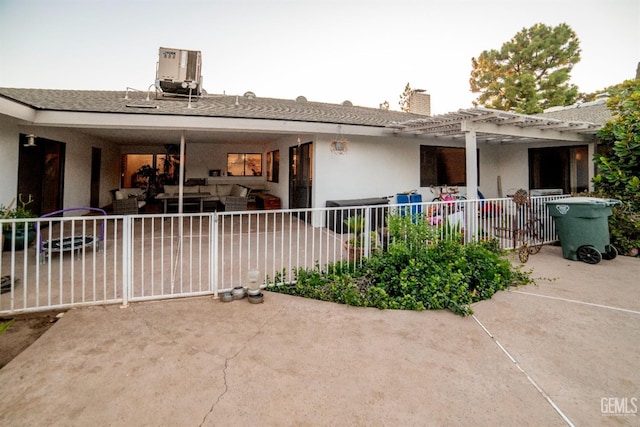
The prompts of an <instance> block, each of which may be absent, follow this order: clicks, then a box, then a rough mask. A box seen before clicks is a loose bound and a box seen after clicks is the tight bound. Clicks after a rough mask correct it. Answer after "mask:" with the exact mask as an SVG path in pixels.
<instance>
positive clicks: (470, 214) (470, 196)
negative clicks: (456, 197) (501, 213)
mask: <svg viewBox="0 0 640 427" xmlns="http://www.w3.org/2000/svg"><path fill="white" fill-rule="evenodd" d="M462 130H463V131H464V148H465V155H466V163H467V164H466V171H467V200H469V201H472V202H469V203H467V209H465V211H466V215H465V223H466V224H465V225H466V227H465V233H464V236H465V241H467V242H469V241H471V240H475V239H476V237H477V232H478V224H477V219H478V218H477V212H478V204H477V202H476V200H477V199H478V143H477V141H476V131H475V129H473V128H472V127H471V126H469V125H468V124H467V122H463V123H462Z"/></svg>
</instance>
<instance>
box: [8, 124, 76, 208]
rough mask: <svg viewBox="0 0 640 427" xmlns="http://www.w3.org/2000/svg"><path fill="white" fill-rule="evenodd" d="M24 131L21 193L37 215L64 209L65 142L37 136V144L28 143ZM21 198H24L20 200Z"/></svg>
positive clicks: (19, 187) (21, 143)
mask: <svg viewBox="0 0 640 427" xmlns="http://www.w3.org/2000/svg"><path fill="white" fill-rule="evenodd" d="M26 141H27V138H26V135H20V149H19V159H18V197H19V199H21V201H22V202H29V203H28V204H27V206H26V208H27V209H29V210H31V212H33V213H34V214H35V215H38V216H39V215H43V214H45V213H48V212H53V211H56V210H60V209H62V201H63V188H64V185H63V184H64V159H65V144H64V143H62V142H58V141H52V140H49V139H46V138H36V139H35V142H36V145H35V146H25V143H26ZM19 201H20V200H19Z"/></svg>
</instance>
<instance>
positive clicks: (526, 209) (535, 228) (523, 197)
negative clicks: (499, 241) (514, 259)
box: [496, 189, 544, 263]
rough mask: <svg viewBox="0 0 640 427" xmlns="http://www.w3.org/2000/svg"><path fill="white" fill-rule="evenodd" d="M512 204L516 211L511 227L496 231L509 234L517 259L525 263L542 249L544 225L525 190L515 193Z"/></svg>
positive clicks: (499, 228) (500, 228)
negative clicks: (516, 251)
mask: <svg viewBox="0 0 640 427" xmlns="http://www.w3.org/2000/svg"><path fill="white" fill-rule="evenodd" d="M513 202H514V203H515V204H516V211H515V215H514V217H513V220H512V224H511V227H497V229H496V230H497V231H499V232H506V233H509V234H511V237H512V238H513V247H514V248H515V249H517V250H518V258H519V259H520V262H522V263H525V262H527V261H528V260H529V255H535V254H537V253H538V252H540V249H542V244H543V230H544V225H543V224H542V221H541V220H540V218H538V215H537V214H536V213H535V212H534V209H533V206H532V205H531V199H530V198H529V193H527V191H526V190H522V189H520V190H518V191H516V193H515V194H514V195H513Z"/></svg>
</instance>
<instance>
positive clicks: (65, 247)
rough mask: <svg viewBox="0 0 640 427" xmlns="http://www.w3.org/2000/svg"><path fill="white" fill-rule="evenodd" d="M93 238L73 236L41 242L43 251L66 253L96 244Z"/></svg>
mask: <svg viewBox="0 0 640 427" xmlns="http://www.w3.org/2000/svg"><path fill="white" fill-rule="evenodd" d="M96 240H97V239H96V238H95V236H73V237H65V238H63V239H51V240H46V241H44V242H42V246H43V249H44V250H45V251H48V252H66V251H74V250H76V249H78V250H79V249H82V248H84V247H86V246H90V245H93V244H94V243H95V242H96Z"/></svg>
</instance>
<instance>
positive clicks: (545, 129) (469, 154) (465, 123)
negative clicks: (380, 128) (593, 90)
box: [387, 108, 601, 229]
mask: <svg viewBox="0 0 640 427" xmlns="http://www.w3.org/2000/svg"><path fill="white" fill-rule="evenodd" d="M387 127H389V128H392V129H394V133H395V134H405V135H406V134H414V135H429V136H431V137H434V138H438V139H441V140H443V141H445V140H448V141H457V140H462V138H464V142H465V153H466V172H467V185H466V187H467V199H469V200H475V199H477V198H478V166H477V165H478V154H477V147H478V142H484V143H495V144H501V143H528V142H534V141H540V140H553V141H567V142H584V143H589V142H594V141H595V134H596V133H597V132H598V130H599V129H600V127H601V125H599V124H595V123H590V122H579V121H567V120H559V119H552V118H547V117H541V116H530V115H525V114H517V113H511V112H507V111H500V110H492V109H488V108H472V109H461V110H458V111H457V112H453V113H447V114H441V115H437V116H433V117H425V118H420V119H414V120H409V121H406V122H402V123H393V124H390V125H388V126H387ZM467 221H468V222H469V224H467V225H468V226H470V225H471V221H470V219H469V218H467ZM467 229H469V228H467Z"/></svg>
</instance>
